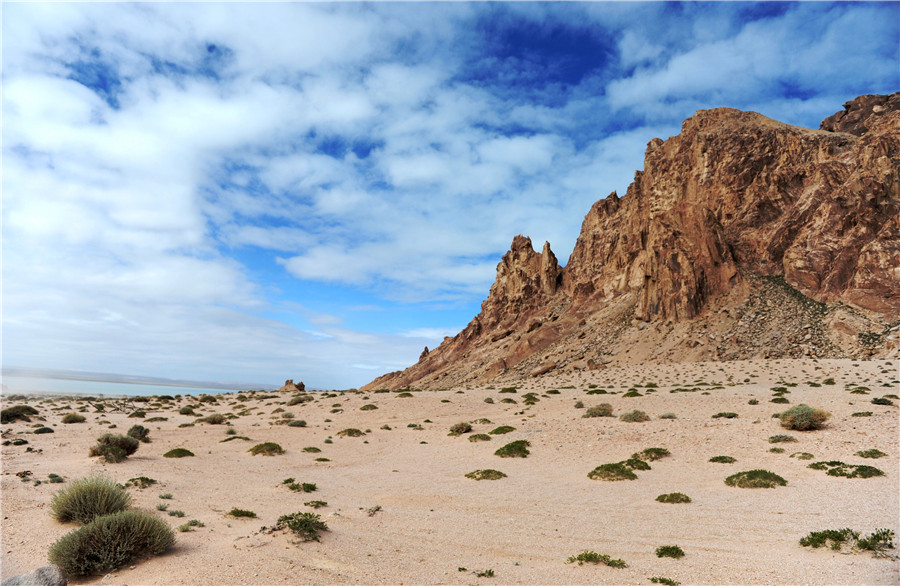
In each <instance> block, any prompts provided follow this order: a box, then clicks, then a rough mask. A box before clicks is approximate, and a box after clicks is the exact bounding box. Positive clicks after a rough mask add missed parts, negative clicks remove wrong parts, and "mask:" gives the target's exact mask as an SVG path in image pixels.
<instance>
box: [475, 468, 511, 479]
mask: <svg viewBox="0 0 900 586" xmlns="http://www.w3.org/2000/svg"><path fill="white" fill-rule="evenodd" d="M466 478H471V479H472V480H500V479H501V478H506V474H504V473H503V472H500V471H499V470H491V469H490V468H488V469H485V470H475V471H474V472H469V473H468V474H466Z"/></svg>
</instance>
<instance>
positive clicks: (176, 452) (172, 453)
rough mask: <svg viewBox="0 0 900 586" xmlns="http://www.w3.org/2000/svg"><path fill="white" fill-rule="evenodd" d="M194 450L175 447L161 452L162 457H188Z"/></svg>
mask: <svg viewBox="0 0 900 586" xmlns="http://www.w3.org/2000/svg"><path fill="white" fill-rule="evenodd" d="M193 455H194V452H192V451H190V450H188V449H185V448H175V449H173V450H169V451H168V452H166V453H165V454H163V458H188V457H190V456H193Z"/></svg>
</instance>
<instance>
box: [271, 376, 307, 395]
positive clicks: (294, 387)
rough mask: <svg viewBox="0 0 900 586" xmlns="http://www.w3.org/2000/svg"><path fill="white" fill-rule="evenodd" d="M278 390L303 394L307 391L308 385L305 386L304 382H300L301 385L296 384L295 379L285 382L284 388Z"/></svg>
mask: <svg viewBox="0 0 900 586" xmlns="http://www.w3.org/2000/svg"><path fill="white" fill-rule="evenodd" d="M278 390H279V391H284V392H288V393H299V392H303V391H305V390H306V385H305V384H303V381H300V382H299V383H294V379H292V378H289V379H287V380H286V381H284V386H282V387H281V388H280V389H278Z"/></svg>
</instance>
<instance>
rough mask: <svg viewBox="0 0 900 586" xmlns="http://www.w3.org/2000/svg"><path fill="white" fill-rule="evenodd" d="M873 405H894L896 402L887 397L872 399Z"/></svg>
mask: <svg viewBox="0 0 900 586" xmlns="http://www.w3.org/2000/svg"><path fill="white" fill-rule="evenodd" d="M872 404H873V405H893V404H894V402H893V401H891V400H890V399H888V398H887V397H875V398H873V399H872Z"/></svg>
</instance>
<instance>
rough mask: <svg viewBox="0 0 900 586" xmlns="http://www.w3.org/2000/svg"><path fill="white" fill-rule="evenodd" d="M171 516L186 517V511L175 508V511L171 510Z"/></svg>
mask: <svg viewBox="0 0 900 586" xmlns="http://www.w3.org/2000/svg"><path fill="white" fill-rule="evenodd" d="M169 516H170V517H179V518H181V517H184V511H179V510H177V509H176V510H174V511H169Z"/></svg>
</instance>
